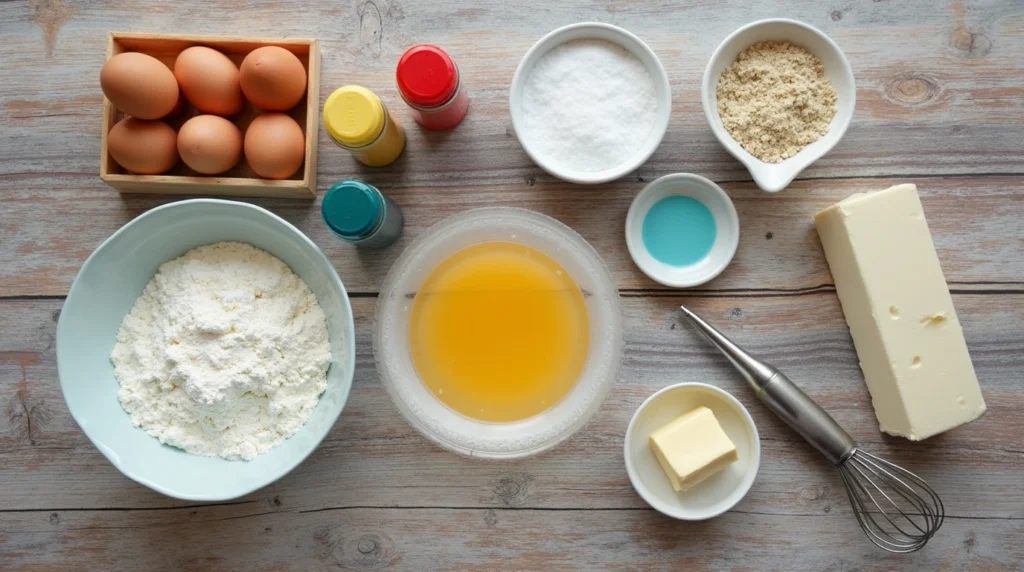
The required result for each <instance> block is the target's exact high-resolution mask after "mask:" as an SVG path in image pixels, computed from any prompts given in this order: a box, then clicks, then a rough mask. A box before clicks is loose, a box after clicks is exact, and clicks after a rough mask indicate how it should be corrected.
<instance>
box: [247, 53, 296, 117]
mask: <svg viewBox="0 0 1024 572" xmlns="http://www.w3.org/2000/svg"><path fill="white" fill-rule="evenodd" d="M239 74H240V75H239V79H240V82H241V84H242V92H243V93H244V94H245V97H246V99H248V100H249V102H250V103H252V104H253V105H255V106H256V107H258V108H260V109H263V110H265V111H287V110H289V109H291V108H293V107H295V106H296V105H297V104H298V103H299V101H301V100H302V96H303V95H304V94H305V93H306V68H304V67H302V62H301V61H299V58H298V57H296V55H295V54H293V53H291V52H289V51H288V50H286V49H284V48H282V47H279V46H264V47H262V48H256V49H255V50H253V51H251V52H249V55H247V56H245V59H244V60H242V66H241V68H240V69H239Z"/></svg>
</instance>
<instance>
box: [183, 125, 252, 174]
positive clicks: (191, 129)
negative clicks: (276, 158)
mask: <svg viewBox="0 0 1024 572" xmlns="http://www.w3.org/2000/svg"><path fill="white" fill-rule="evenodd" d="M178 153H179V154H180V155H181V160H182V161H184V162H185V164H186V165H188V166H189V167H191V168H192V169H194V170H195V171H197V172H199V173H202V174H204V175H218V174H220V173H223V172H225V171H227V170H229V169H231V167H234V166H235V164H236V163H238V159H239V157H241V155H242V132H241V131H239V130H238V127H235V124H234V123H231V122H230V121H228V120H227V119H224V118H223V117H220V116H217V115H197V116H195V117H193V118H192V119H189V120H188V121H186V122H185V124H184V125H182V126H181V129H179V130H178Z"/></svg>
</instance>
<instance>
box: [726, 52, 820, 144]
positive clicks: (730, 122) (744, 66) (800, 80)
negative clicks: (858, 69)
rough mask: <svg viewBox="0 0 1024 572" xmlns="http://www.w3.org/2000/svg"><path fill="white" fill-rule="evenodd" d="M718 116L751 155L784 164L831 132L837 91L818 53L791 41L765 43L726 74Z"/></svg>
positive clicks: (744, 55)
mask: <svg viewBox="0 0 1024 572" xmlns="http://www.w3.org/2000/svg"><path fill="white" fill-rule="evenodd" d="M718 114H719V115H720V116H721V118H722V125H723V126H724V127H725V129H726V131H728V132H729V135H731V136H732V138H733V139H735V140H736V141H737V142H738V143H739V144H740V145H741V146H742V147H743V148H744V149H746V150H747V152H749V153H750V154H751V155H753V156H755V157H757V158H758V159H760V160H761V161H764V162H766V163H779V162H781V161H783V160H785V159H788V158H789V157H792V156H793V155H796V154H797V153H798V152H800V150H801V149H803V148H804V147H806V146H807V145H809V144H811V143H813V142H815V141H817V140H818V139H819V138H821V136H823V135H825V133H827V132H828V127H829V124H830V123H831V122H832V118H833V117H834V116H835V114H836V91H835V89H834V88H833V87H832V82H831V81H829V79H828V78H827V77H825V68H824V66H823V65H822V63H821V60H819V59H818V58H816V57H815V56H814V54H812V53H810V52H809V51H807V50H806V49H804V48H801V47H800V46H794V45H793V44H790V43H789V42H759V43H757V44H754V45H752V46H750V47H749V48H747V49H745V50H743V51H742V52H740V54H739V56H737V58H736V61H735V62H733V63H732V65H730V66H729V67H727V68H726V69H725V71H723V72H722V75H721V77H720V78H719V80H718Z"/></svg>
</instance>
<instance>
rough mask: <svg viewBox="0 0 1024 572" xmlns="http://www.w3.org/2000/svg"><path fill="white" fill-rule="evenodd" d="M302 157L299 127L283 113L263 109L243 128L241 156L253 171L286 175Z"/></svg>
mask: <svg viewBox="0 0 1024 572" xmlns="http://www.w3.org/2000/svg"><path fill="white" fill-rule="evenodd" d="M305 158H306V140H305V138H304V137H303V136H302V128H301V127H299V124H298V123H296V122H295V120H294V119H292V118H291V117H289V116H287V115H285V114H284V113H265V114H263V115H260V116H259V117H257V118H256V119H253V120H252V123H250V124H249V128H248V129H247V130H246V131H245V159H246V161H248V162H249V166H250V167H252V170H253V171H255V172H256V174H257V175H259V176H261V177H264V178H266V179H287V178H288V177H291V176H292V175H294V174H295V171H298V170H299V167H301V166H302V160H303V159H305Z"/></svg>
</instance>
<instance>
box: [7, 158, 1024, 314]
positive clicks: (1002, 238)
mask: <svg viewBox="0 0 1024 572" xmlns="http://www.w3.org/2000/svg"><path fill="white" fill-rule="evenodd" d="M328 168H329V167H328ZM320 178H321V181H322V183H323V184H324V185H327V184H330V181H332V180H334V179H335V177H331V176H327V177H324V176H321V177H320ZM914 181H915V182H917V184H918V188H919V192H920V193H921V197H922V201H923V203H924V209H925V213H926V215H927V217H928V221H929V225H930V227H931V230H932V235H933V238H934V241H935V245H936V248H937V249H938V254H939V259H940V260H941V261H942V266H943V270H944V271H945V275H946V279H947V280H949V282H950V283H951V285H952V287H953V288H955V289H959V290H964V289H971V288H981V289H991V288H1009V289H1014V290H1018V291H1019V290H1024V255H1022V254H1024V233H1022V231H1021V221H1022V220H1024V192H1021V190H1020V189H1021V188H1022V187H1024V177H1016V176H1014V177H982V178H974V177H967V178H918V179H914ZM899 182H905V181H903V180H899V179H880V180H874V179H868V180H865V179H844V180H829V181H801V182H797V183H795V184H794V185H793V186H792V187H791V188H790V189H789V190H787V191H785V192H784V193H782V194H780V195H773V196H769V195H766V194H764V193H762V192H760V191H758V190H757V189H756V188H755V187H753V185H752V184H750V183H728V184H724V185H723V187H724V188H725V189H726V190H727V191H728V192H729V193H730V195H731V196H732V198H733V201H734V202H735V204H736V209H737V211H738V213H739V217H740V227H741V231H740V244H739V248H738V250H737V254H736V257H735V259H734V260H733V262H732V264H731V265H730V266H729V268H727V269H726V271H725V272H724V273H723V274H722V275H721V276H719V277H718V278H716V279H715V280H714V281H712V282H710V283H709V284H707V285H705V286H703V287H701V289H712V290H721V289H753V290H761V289H766V288H767V289H783V290H797V289H806V288H817V287H821V286H827V285H830V284H831V283H832V276H831V274H830V273H829V270H828V265H827V263H826V262H825V257H824V255H823V254H822V252H821V245H820V243H819V241H818V235H817V233H816V232H815V230H814V223H813V216H814V213H816V212H817V211H819V210H821V209H823V208H825V207H827V206H829V205H831V204H833V203H835V202H837V201H839V200H842V199H843V198H846V197H847V196H849V195H851V194H853V193H856V192H864V191H872V190H879V189H883V188H886V187H888V186H890V185H892V184H896V183H899ZM78 183H82V184H83V187H81V188H79V189H78V190H76V192H75V200H74V201H68V199H67V196H66V195H65V194H62V193H54V192H53V189H52V181H51V180H50V179H48V178H23V179H18V180H11V179H6V180H2V179H0V192H2V193H3V197H4V199H3V200H4V206H3V208H2V209H0V228H2V229H3V236H4V238H3V241H2V243H0V296H15V295H63V294H66V293H67V290H68V288H69V287H70V284H71V281H72V280H73V279H74V277H75V275H76V274H77V273H78V270H79V268H80V267H81V265H82V262H84V260H85V259H86V258H87V257H88V256H89V254H90V253H91V252H92V250H93V249H95V248H96V246H98V245H99V244H100V243H101V242H102V241H103V240H104V239H105V238H106V237H107V236H109V235H110V234H112V233H113V232H114V231H116V230H117V229H118V228H119V227H120V226H121V225H123V224H124V223H126V222H128V221H129V220H131V219H132V218H134V217H135V216H137V215H139V214H141V213H142V212H145V211H146V210H148V209H150V208H152V207H154V206H157V205H160V204H164V203H167V202H170V201H172V200H176V199H173V198H170V197H150V196H142V195H136V196H125V197H123V198H122V197H120V196H118V194H117V193H111V192H110V189H108V188H106V187H105V186H104V185H102V184H99V186H98V188H95V187H94V186H93V185H92V182H91V180H88V181H84V182H83V181H82V178H81V177H67V178H64V179H62V183H61V186H64V187H69V186H73V185H76V184H78ZM642 186H643V183H640V182H627V183H615V184H609V185H602V186H600V188H598V189H594V190H591V189H579V188H576V189H569V188H567V186H566V185H559V184H554V183H552V184H547V183H536V184H533V185H532V186H531V185H495V186H482V187H465V186H462V185H461V184H459V185H458V186H416V187H401V186H398V187H393V186H389V185H385V184H381V189H383V190H384V191H385V192H386V193H388V194H389V195H390V196H392V197H393V198H394V199H395V200H396V201H397V202H398V203H399V204H400V205H401V206H402V208H403V211H404V213H405V217H406V228H405V234H404V236H403V237H402V238H401V239H400V240H399V242H398V243H397V244H396V245H395V246H393V247H391V248H388V249H384V250H376V251H374V250H366V249H359V250H357V249H355V248H353V247H351V246H349V245H347V244H344V243H342V242H341V241H340V240H338V239H337V238H335V237H334V236H333V235H331V234H330V232H329V231H328V230H327V227H326V226H325V225H324V224H323V220H322V218H321V216H320V211H319V208H320V207H319V205H320V202H319V200H318V201H317V202H316V203H310V202H308V201H287V200H273V199H266V200H264V199H248V200H249V202H253V203H254V204H259V205H261V206H264V207H267V208H269V209H270V210H272V211H273V212H274V213H276V214H278V215H280V216H282V217H283V218H285V219H286V220H288V221H289V222H291V223H292V224H294V225H295V226H296V227H298V228H299V229H300V230H302V231H303V232H305V233H306V234H307V235H308V236H309V237H310V238H311V239H312V240H313V241H314V242H316V244H317V245H318V246H320V248H322V249H323V250H324V252H325V253H326V254H327V256H328V258H329V259H330V260H331V261H332V262H333V263H334V265H335V267H336V268H337V269H338V273H339V274H340V275H341V278H342V280H343V281H344V282H345V286H346V287H347V288H348V290H349V291H350V292H376V291H377V290H378V289H379V288H380V285H381V282H382V281H383V280H384V277H385V276H386V275H387V272H388V270H389V268H390V267H391V264H392V263H393V262H394V260H395V259H396V258H398V256H399V255H400V254H401V252H402V250H403V249H404V247H405V246H407V245H408V244H409V243H410V242H411V241H412V240H413V239H414V238H415V237H416V236H418V235H419V234H421V233H422V232H423V231H424V230H425V229H427V228H428V227H429V226H431V225H432V224H434V223H436V222H438V221H440V220H441V219H443V218H445V217H447V216H450V215H452V214H454V213H456V212H459V211H461V210H464V209H468V208H474V207H485V206H499V205H501V206H518V207H522V208H528V209H532V210H536V211H538V212H542V213H545V214H548V215H551V216H553V217H555V218H557V219H559V220H561V221H562V222H564V223H566V224H568V225H569V226H571V227H572V228H573V229H575V230H576V231H578V232H579V233H580V234H582V235H583V237H584V238H586V239H587V240H588V241H590V243H591V244H592V245H593V246H594V248H595V249H596V250H597V251H598V253H600V254H601V256H602V257H603V258H604V260H605V262H606V263H607V264H608V266H609V268H610V270H611V272H612V274H613V275H614V277H615V280H616V282H617V283H618V286H619V287H620V288H623V289H664V287H662V286H660V285H658V284H656V283H655V282H653V281H652V280H650V279H649V278H647V277H646V276H644V275H643V273H641V272H640V270H639V269H638V268H637V267H636V265H635V264H633V261H632V259H631V258H630V257H629V253H628V251H627V250H626V244H625V238H624V234H623V233H624V230H623V229H624V227H625V217H626V211H627V210H628V208H629V204H630V202H631V201H632V199H633V196H634V194H635V193H636V192H638V191H639V190H640V189H641V188H642ZM4 189H7V190H4ZM321 198H322V195H321Z"/></svg>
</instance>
